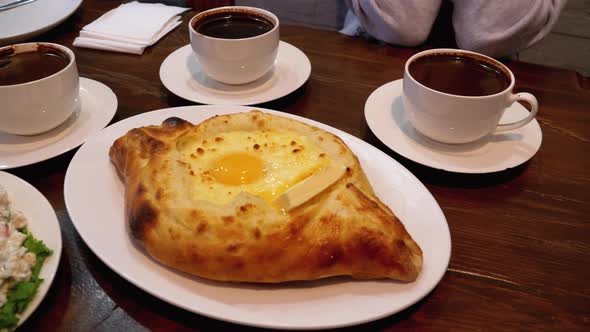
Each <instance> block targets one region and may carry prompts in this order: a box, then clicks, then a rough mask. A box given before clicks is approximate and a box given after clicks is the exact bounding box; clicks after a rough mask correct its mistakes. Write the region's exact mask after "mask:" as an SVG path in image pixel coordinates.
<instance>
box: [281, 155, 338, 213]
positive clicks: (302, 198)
mask: <svg viewBox="0 0 590 332" xmlns="http://www.w3.org/2000/svg"><path fill="white" fill-rule="evenodd" d="M344 172H346V167H344V166H342V165H333V164H328V166H326V167H324V168H322V169H320V170H319V171H318V172H316V173H315V174H313V175H312V176H310V177H308V178H306V179H305V180H303V181H301V182H299V183H297V184H296V185H294V186H293V187H291V188H289V189H287V191H285V192H284V193H283V194H281V195H280V196H279V197H277V198H276V200H275V201H274V202H275V204H277V205H278V206H279V207H280V208H281V209H283V210H285V211H289V210H291V209H293V208H296V207H298V206H299V205H301V204H303V203H305V202H307V201H308V200H309V199H311V198H312V197H314V196H316V195H317V194H319V193H321V192H322V191H324V189H326V188H328V187H329V186H330V185H331V184H332V183H334V182H336V181H338V180H339V179H340V178H341V177H342V175H344Z"/></svg>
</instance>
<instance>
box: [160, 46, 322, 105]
mask: <svg viewBox="0 0 590 332" xmlns="http://www.w3.org/2000/svg"><path fill="white" fill-rule="evenodd" d="M310 74H311V63H310V62H309V59H308V58H307V56H306V55H305V53H303V52H302V51H301V50H299V49H298V48H297V47H295V46H293V45H291V44H288V43H285V42H283V41H281V42H279V50H278V53H277V59H276V60H275V65H274V67H273V69H271V70H270V71H269V72H268V73H266V74H265V75H264V76H263V77H261V78H259V79H258V80H256V81H254V82H252V83H247V84H242V85H227V84H223V83H220V82H217V81H215V80H214V79H212V78H209V77H208V76H207V75H206V74H205V73H204V72H203V71H202V69H201V65H200V64H199V62H198V61H197V58H196V57H195V55H194V54H193V50H192V48H191V45H190V44H189V45H186V46H184V47H181V48H179V49H178V50H176V51H174V52H173V53H172V54H170V55H169V56H168V57H167V58H166V59H165V60H164V62H162V65H161V66H160V80H161V81H162V83H163V84H164V86H165V87H166V88H167V89H168V90H170V91H171V92H172V93H174V94H175V95H177V96H179V97H182V98H184V99H186V100H190V101H194V102H196V103H201V104H216V105H254V104H260V103H264V102H267V101H271V100H275V99H278V98H281V97H284V96H286V95H288V94H289V93H291V92H293V91H295V90H297V88H299V87H300V86H302V85H303V84H304V83H305V82H306V81H307V79H308V78H309V75H310Z"/></svg>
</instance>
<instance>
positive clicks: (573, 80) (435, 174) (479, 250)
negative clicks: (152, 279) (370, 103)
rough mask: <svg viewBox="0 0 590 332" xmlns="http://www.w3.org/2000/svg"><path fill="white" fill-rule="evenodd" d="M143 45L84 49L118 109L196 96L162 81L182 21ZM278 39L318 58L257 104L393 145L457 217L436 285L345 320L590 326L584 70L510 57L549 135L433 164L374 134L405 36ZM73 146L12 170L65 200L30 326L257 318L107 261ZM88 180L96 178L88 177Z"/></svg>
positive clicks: (65, 39) (81, 60)
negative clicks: (68, 181) (501, 162)
mask: <svg viewBox="0 0 590 332" xmlns="http://www.w3.org/2000/svg"><path fill="white" fill-rule="evenodd" d="M118 4H119V1H97V0H87V1H84V3H83V4H82V6H81V8H80V9H79V10H78V11H77V12H76V13H75V14H74V15H73V16H72V17H70V18H69V19H68V20H66V21H65V22H64V23H63V24H61V25H59V26H58V27H57V28H55V29H52V30H51V31H49V32H48V33H46V34H44V35H42V36H40V37H37V38H35V40H40V41H51V42H56V43H60V44H63V45H66V46H69V47H71V45H72V42H73V40H74V38H75V37H76V36H77V35H78V33H79V31H80V29H81V28H82V27H83V26H84V25H86V24H88V23H89V22H91V21H93V20H95V19H96V18H98V17H99V16H100V15H101V14H102V13H104V12H105V11H107V10H109V9H111V8H114V7H115V6H117V5H118ZM191 15H194V12H189V13H186V14H185V15H184V17H183V18H184V22H185V23H184V24H183V25H181V26H180V27H178V28H177V29H175V30H174V31H173V32H172V33H170V34H169V35H167V36H165V37H164V38H162V40H160V41H159V42H158V43H157V44H156V45H154V46H153V47H150V48H148V49H147V50H146V52H145V53H144V54H143V55H141V56H135V55H126V54H119V53H113V52H102V51H96V50H89V49H80V48H74V49H73V50H74V52H75V53H76V57H77V61H78V67H79V71H80V75H81V76H83V77H88V78H91V79H94V80H98V81H100V82H103V83H105V84H106V85H108V86H109V87H111V88H112V89H113V91H114V92H115V94H116V95H117V97H118V101H119V108H118V110H117V114H116V115H115V118H114V119H113V122H116V121H119V120H122V119H125V118H127V117H130V116H133V115H136V114H140V113H143V112H147V111H151V110H156V109H161V108H166V107H172V106H184V105H191V104H192V103H191V102H188V101H185V100H183V99H181V98H179V97H176V96H175V95H173V94H172V93H171V92H169V91H167V90H166V88H165V87H164V86H163V85H162V83H161V82H160V79H159V76H158V70H159V67H160V64H161V62H162V61H163V60H164V58H166V56H168V55H169V54H170V53H171V52H173V51H174V50H176V49H178V48H179V47H181V46H184V45H186V44H188V42H189V39H188V33H187V28H186V22H187V21H188V19H189V18H190V17H191ZM281 39H282V40H284V41H287V42H289V43H291V44H293V45H295V46H297V47H298V48H299V49H301V50H302V51H304V52H305V53H306V54H307V56H308V57H309V59H310V60H311V63H312V67H313V69H312V73H311V78H310V79H309V81H308V82H307V83H306V84H305V85H304V86H303V87H301V88H300V89H298V90H297V91H295V92H294V93H292V94H290V95H289V96H286V97H284V98H281V99H280V100H276V101H273V102H269V103H266V104H264V105H261V106H263V107H267V108H271V109H276V110H280V111H284V112H288V113H293V114H297V115H300V116H304V117H308V118H311V119H314V120H318V121H320V122H323V123H326V124H328V125H331V126H334V127H336V128H339V129H341V130H344V131H346V132H348V133H350V134H352V135H355V136H357V137H359V138H361V139H363V140H365V141H367V142H369V143H371V144H373V145H375V146H376V147H378V148H379V149H381V150H382V151H384V152H385V153H387V154H389V155H390V156H392V157H393V158H395V159H396V160H398V161H399V162H401V163H402V164H403V165H404V166H405V167H407V168H408V169H409V170H410V171H411V172H412V173H414V174H415V175H416V176H417V177H418V178H419V179H420V180H421V181H422V182H423V183H424V184H425V185H426V187H427V188H428V189H429V190H430V191H431V193H432V194H433V196H434V197H435V198H436V200H437V201H438V203H439V204H440V206H441V208H442V210H443V211H444V214H445V216H446V218H447V220H448V224H449V227H450V230H451V237H452V256H451V261H450V265H449V268H448V271H447V272H446V274H445V276H444V277H443V279H442V281H441V282H440V284H439V285H438V286H437V287H436V288H435V289H434V290H433V291H432V292H431V293H430V294H429V295H427V296H426V297H425V298H424V299H422V300H421V301H419V302H418V303H417V304H415V305H413V306H411V307H410V308H408V309H406V310H404V311H402V312H400V313H398V314H395V315H392V316H390V317H387V318H384V319H381V320H378V321H375V322H372V323H368V324H364V325H361V326H356V327H351V328H348V330H351V331H353V330H354V331H357V330H364V331H373V330H390V329H391V330H395V329H416V330H439V331H448V330H519V331H524V330H531V331H537V330H549V331H565V330H584V329H585V328H589V327H590V255H589V252H590V157H589V155H588V153H590V109H589V108H590V90H589V87H590V81H589V80H588V79H587V78H583V77H581V76H579V75H577V74H576V73H575V72H572V71H567V70H562V69H554V68H547V67H543V66H537V65H531V64H526V63H520V62H508V63H507V65H508V66H509V67H510V68H511V69H512V70H513V72H514V73H515V75H516V77H517V83H516V87H515V90H516V91H528V92H531V93H533V94H534V95H536V96H537V98H538V99H539V103H540V105H541V106H540V111H539V115H538V117H537V120H538V121H539V123H540V125H541V128H542V130H543V144H542V146H541V149H540V151H539V152H538V153H537V154H536V155H535V156H534V158H533V159H532V160H530V161H529V162H527V163H525V164H524V165H521V166H519V167H516V168H514V169H510V170H507V171H503V172H499V173H493V174H485V175H462V174H454V173H447V172H443V171H437V170H434V169H431V168H428V167H425V166H421V165H419V164H416V163H414V162H412V161H410V160H407V159H404V158H403V157H401V156H399V155H397V154H396V153H395V152H392V151H391V150H389V149H388V148H387V147H385V146H384V145H383V144H381V143H380V142H379V140H378V139H377V138H376V137H375V136H374V135H373V134H372V133H371V131H370V130H369V128H368V127H367V124H366V122H365V120H364V116H363V109H364V103H365V100H366V99H367V97H368V96H369V94H370V93H371V92H372V91H374V90H375V89H376V88H378V87H379V86H381V85H382V84H384V83H387V82H390V81H392V80H396V79H399V78H401V77H402V73H403V64H404V62H405V61H406V60H407V59H408V57H410V56H411V55H412V54H414V53H416V52H417V51H419V50H418V49H404V48H396V47H392V46H388V45H382V44H377V43H371V42H368V41H367V40H365V39H361V38H352V37H348V36H344V35H340V34H338V33H337V32H329V31H320V30H313V29H310V28H303V27H295V26H283V27H282V30H281ZM75 152H76V150H74V151H71V152H68V153H66V154H64V155H61V156H58V157H55V158H53V159H50V160H48V161H45V162H41V163H38V164H35V165H31V166H26V167H21V168H16V169H11V170H8V172H10V173H12V174H15V175H17V176H19V177H21V178H23V179H24V180H26V181H28V182H29V183H31V184H32V185H34V186H35V187H36V188H37V189H39V190H40V191H41V192H42V193H43V194H44V195H45V196H46V197H47V198H48V199H49V201H50V202H51V204H52V205H53V207H54V208H55V210H56V212H57V215H58V218H59V222H60V225H61V229H62V234H63V245H64V250H63V253H62V257H61V263H60V266H59V270H58V273H57V276H56V278H55V280H54V282H53V285H52V286H51V288H50V291H49V293H48V295H47V297H46V298H45V300H44V301H43V303H42V304H41V305H40V307H39V308H38V309H37V311H36V312H35V313H34V315H33V316H32V317H31V318H30V319H29V320H28V322H27V323H26V324H25V325H24V326H23V330H39V331H41V330H43V331H46V330H54V329H55V330H62V331H88V330H106V331H111V330H133V331H135V330H142V329H149V330H163V331H184V330H202V331H217V330H224V331H227V330H255V329H254V328H250V327H244V326H239V325H233V324H229V323H225V322H221V321H217V320H214V319H210V318H206V317H203V316H199V315H197V314H193V313H190V312H187V311H184V310H182V309H178V308H176V307H174V306H172V305H169V304H167V303H165V302H163V301H161V300H159V299H157V298H155V297H153V296H151V295H149V294H147V293H145V292H143V291H142V290H140V289H139V288H137V287H135V286H134V285H133V284H131V283H129V282H127V281H126V280H125V279H123V278H122V277H120V276H119V275H118V274H116V273H115V272H113V271H112V270H110V269H109V268H108V267H107V266H106V265H105V264H104V263H103V262H102V261H100V260H99V259H98V258H97V257H96V256H95V255H94V254H93V253H92V252H91V251H90V250H89V248H88V247H87V246H86V244H85V243H84V242H83V241H82V239H81V238H80V236H79V235H78V234H77V233H76V230H75V229H74V226H73V224H72V221H71V219H70V217H69V215H68V212H67V210H66V207H65V204H64V196H63V182H64V176H65V172H66V169H67V167H68V164H69V162H70V160H71V158H72V156H73V155H74V153H75ZM88 189H89V190H92V188H88ZM105 241H108V239H105Z"/></svg>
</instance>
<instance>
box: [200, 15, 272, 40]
mask: <svg viewBox="0 0 590 332" xmlns="http://www.w3.org/2000/svg"><path fill="white" fill-rule="evenodd" d="M193 27H194V29H195V30H196V31H197V32H198V33H200V34H203V35H205V36H209V37H214V38H224V39H241V38H250V37H255V36H258V35H262V34H264V33H266V32H269V31H270V30H272V28H273V27H274V24H273V22H272V21H271V20H270V19H269V18H267V17H265V16H263V15H259V14H256V13H253V12H246V11H224V12H218V13H213V14H210V15H207V16H205V17H203V18H200V19H198V20H196V21H195V22H194V23H193Z"/></svg>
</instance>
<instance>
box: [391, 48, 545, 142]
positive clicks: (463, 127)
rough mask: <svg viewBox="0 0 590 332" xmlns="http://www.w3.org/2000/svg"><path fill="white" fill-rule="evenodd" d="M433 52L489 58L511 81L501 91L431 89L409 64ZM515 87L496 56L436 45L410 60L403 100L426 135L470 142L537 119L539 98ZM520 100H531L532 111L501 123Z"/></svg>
mask: <svg viewBox="0 0 590 332" xmlns="http://www.w3.org/2000/svg"><path fill="white" fill-rule="evenodd" d="M432 54H452V55H459V56H466V57H472V58H475V59H477V60H481V61H485V62H486V63H487V64H488V65H491V66H493V67H496V68H497V69H499V70H501V72H502V73H503V74H504V75H506V76H507V77H508V78H509V81H510V84H509V85H508V87H507V88H505V89H504V90H502V91H500V92H498V93H495V94H491V95H484V96H462V95H454V94H449V93H444V92H440V91H437V90H434V89H431V88H429V87H427V86H425V85H423V84H421V83H420V82H418V81H417V80H416V79H415V78H414V77H412V75H411V74H410V69H409V68H410V65H411V64H412V63H413V62H414V61H415V60H417V59H419V58H421V57H424V56H429V55H432ZM449 79H451V78H449ZM513 87H514V74H513V73H512V72H511V71H510V69H508V67H506V66H505V65H504V64H502V63H500V62H498V61H497V60H495V59H493V58H490V57H487V56H485V55H482V54H479V53H475V52H470V51H464V50H457V49H433V50H427V51H423V52H420V53H417V54H415V55H414V56H412V57H411V58H410V59H408V61H407V62H406V66H405V71H404V79H403V94H402V102H403V105H404V110H405V112H406V114H407V116H408V120H409V121H410V123H411V124H412V125H413V126H414V128H415V129H416V130H418V131H419V132H420V133H422V134H423V135H425V136H427V137H429V138H431V139H433V140H435V141H439V142H442V143H449V144H458V143H468V142H473V141H476V140H478V139H481V138H483V137H485V136H487V135H489V134H491V133H493V132H496V131H506V130H513V129H516V128H519V127H522V126H524V125H526V124H527V123H529V122H530V121H531V120H532V119H534V117H535V115H536V114H537V110H538V103H537V99H536V98H535V96H533V95H531V94H530V93H526V92H521V93H516V94H514V93H512V88H513ZM516 101H524V102H527V103H528V104H529V105H530V106H531V112H530V114H529V115H528V116H527V117H525V118H524V119H521V120H518V121H515V122H512V123H507V124H499V122H500V118H501V117H502V115H503V114H504V111H505V110H506V109H507V108H508V107H509V106H510V105H512V104H513V103H514V102H516Z"/></svg>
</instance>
